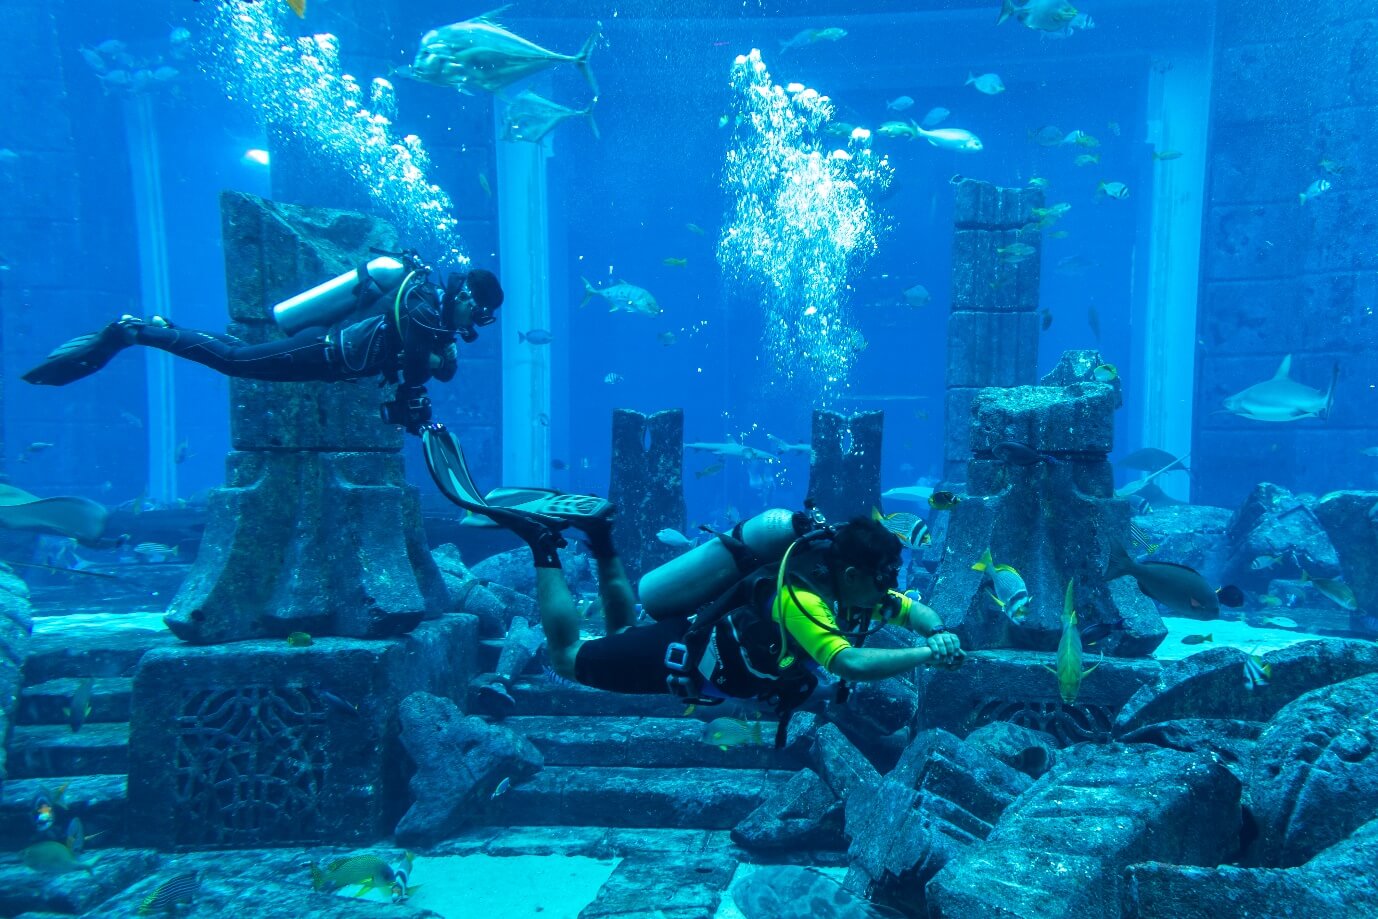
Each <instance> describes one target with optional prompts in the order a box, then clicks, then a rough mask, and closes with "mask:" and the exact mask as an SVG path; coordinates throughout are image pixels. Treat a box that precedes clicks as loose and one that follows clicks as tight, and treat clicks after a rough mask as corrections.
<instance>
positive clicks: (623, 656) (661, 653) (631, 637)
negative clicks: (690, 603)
mask: <svg viewBox="0 0 1378 919" xmlns="http://www.w3.org/2000/svg"><path fill="white" fill-rule="evenodd" d="M688 631H689V620H688V619H687V618H678V619H665V620H662V621H660V622H657V623H655V624H653V625H638V626H633V627H632V628H630V629H627V631H625V632H621V633H619V634H617V635H609V636H607V637H606V638H590V639H589V640H588V641H586V642H584V643H583V644H582V645H580V646H579V653H578V654H576V655H575V657H574V679H575V680H577V681H578V682H579V683H581V684H583V685H584V686H592V687H593V688H594V689H605V690H607V691H608V692H621V693H632V694H636V695H643V696H645V695H654V694H656V693H668V692H669V691H670V689H669V687H668V686H666V685H665V679H666V677H668V676H669V675H670V670H669V668H668V667H666V666H665V649H666V648H668V647H669V646H670V644H671V643H672V642H676V641H679V640H680V639H682V638H683V637H684V633H685V632H688Z"/></svg>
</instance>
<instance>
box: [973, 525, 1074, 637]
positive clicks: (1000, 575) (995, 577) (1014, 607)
mask: <svg viewBox="0 0 1378 919" xmlns="http://www.w3.org/2000/svg"><path fill="white" fill-rule="evenodd" d="M971 570H972V571H984V572H986V573H988V574H989V575H990V581H991V586H992V587H994V588H995V589H994V590H993V591H991V597H992V598H993V599H994V600H995V602H996V604H998V605H999V607H1000V608H1001V609H1002V610H1004V611H1005V615H1006V616H1009V617H1010V619H1012V620H1013V621H1014V622H1016V623H1019V622H1023V620H1024V617H1025V616H1026V615H1028V606H1029V603H1030V602H1032V600H1033V598H1032V597H1030V596H1029V588H1028V587H1027V586H1026V585H1025V583H1024V576H1023V575H1021V574H1020V573H1019V572H1018V571H1016V570H1015V569H1014V567H1013V566H1011V565H997V564H995V559H994V558H992V557H991V554H990V550H989V549H987V550H986V552H985V554H984V555H982V556H981V560H980V561H978V562H977V563H976V564H974V565H972V566H971ZM1078 647H1080V644H1078Z"/></svg>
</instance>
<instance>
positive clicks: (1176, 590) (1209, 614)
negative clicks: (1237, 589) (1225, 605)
mask: <svg viewBox="0 0 1378 919" xmlns="http://www.w3.org/2000/svg"><path fill="white" fill-rule="evenodd" d="M1126 575H1128V576H1130V577H1132V578H1134V580H1135V581H1137V582H1138V585H1139V590H1140V591H1141V592H1142V593H1143V594H1144V596H1146V597H1148V598H1150V599H1153V600H1157V601H1158V602H1159V603H1161V604H1163V605H1164V606H1166V607H1168V608H1169V609H1171V610H1172V611H1173V612H1175V613H1177V614H1178V615H1181V616H1186V617H1188V618H1191V619H1215V618H1216V617H1218V616H1219V615H1220V600H1219V598H1218V597H1217V596H1216V594H1215V591H1214V590H1212V589H1211V586H1210V584H1208V583H1207V582H1206V579H1205V578H1203V577H1202V576H1201V575H1200V573H1199V572H1197V571H1196V569H1194V568H1189V567H1187V566H1186V565H1178V564H1174V563H1173V562H1139V561H1135V560H1134V559H1133V558H1131V557H1130V555H1129V552H1128V550H1126V549H1125V547H1124V546H1123V545H1121V544H1119V543H1112V544H1111V546H1110V561H1109V564H1108V565H1107V566H1106V570H1105V579H1106V580H1107V581H1113V580H1115V579H1116V578H1122V577H1125V576H1126Z"/></svg>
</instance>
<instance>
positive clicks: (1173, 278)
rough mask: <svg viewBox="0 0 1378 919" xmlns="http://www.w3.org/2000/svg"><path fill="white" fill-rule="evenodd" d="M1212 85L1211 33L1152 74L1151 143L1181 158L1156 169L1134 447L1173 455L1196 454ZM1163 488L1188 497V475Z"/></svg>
mask: <svg viewBox="0 0 1378 919" xmlns="http://www.w3.org/2000/svg"><path fill="white" fill-rule="evenodd" d="M1210 88H1211V52H1210V46H1209V36H1207V43H1206V46H1205V47H1204V48H1203V49H1202V51H1201V53H1200V54H1199V55H1196V56H1188V55H1180V56H1177V57H1175V58H1174V60H1173V66H1172V68H1171V69H1168V70H1166V71H1165V72H1159V71H1158V70H1156V69H1155V70H1154V71H1153V72H1152V73H1150V75H1149V82H1148V106H1147V109H1148V136H1147V138H1146V139H1147V141H1148V142H1149V143H1151V144H1152V145H1153V148H1154V149H1155V150H1159V151H1166V150H1177V151H1180V152H1181V153H1182V157H1181V158H1180V159H1176V160H1169V161H1163V162H1159V163H1156V164H1155V166H1154V170H1153V187H1152V190H1151V194H1152V198H1151V200H1152V206H1151V207H1152V210H1151V218H1150V231H1149V239H1148V264H1147V278H1146V287H1147V290H1146V297H1145V299H1144V302H1143V304H1142V306H1141V310H1142V313H1141V315H1140V316H1139V317H1138V321H1136V322H1135V323H1134V328H1135V329H1136V331H1137V342H1136V345H1137V349H1138V358H1139V362H1138V374H1137V376H1138V377H1139V379H1138V380H1137V381H1136V384H1137V385H1136V386H1135V387H1134V388H1135V389H1136V390H1137V398H1138V399H1139V401H1140V405H1139V418H1140V422H1141V429H1140V431H1139V435H1138V440H1139V442H1138V444H1136V446H1147V447H1159V448H1161V449H1164V450H1166V451H1168V452H1169V453H1171V454H1173V455H1174V456H1182V455H1184V454H1185V453H1187V452H1188V451H1189V450H1190V449H1191V434H1192V407H1193V393H1194V390H1195V386H1196V300H1197V294H1198V291H1199V289H1200V278H1199V271H1200V261H1201V223H1202V216H1203V212H1204V208H1205V190H1206V145H1207V140H1208V132H1209V126H1210V92H1211V89H1210ZM1159 483H1160V485H1161V486H1162V488H1163V490H1164V491H1168V492H1170V493H1175V496H1176V497H1179V498H1183V499H1185V498H1186V497H1187V496H1186V494H1184V493H1181V492H1183V491H1184V489H1185V487H1186V479H1185V477H1183V476H1180V475H1177V476H1164V477H1163V478H1162V479H1160V480H1159Z"/></svg>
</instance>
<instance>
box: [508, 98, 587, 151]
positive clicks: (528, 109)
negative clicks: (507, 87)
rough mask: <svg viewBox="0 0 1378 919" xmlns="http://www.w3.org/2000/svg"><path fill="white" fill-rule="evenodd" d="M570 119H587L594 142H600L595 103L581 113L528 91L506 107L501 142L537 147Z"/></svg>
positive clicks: (578, 110) (581, 110)
mask: <svg viewBox="0 0 1378 919" xmlns="http://www.w3.org/2000/svg"><path fill="white" fill-rule="evenodd" d="M571 118H587V119H588V120H589V129H590V130H591V131H593V136H594V138H595V139H601V135H600V134H599V133H598V122H596V121H594V120H593V104H592V103H590V104H589V105H588V107H587V108H582V109H572V108H566V107H565V106H563V105H560V104H559V103H558V102H551V101H550V100H549V99H546V98H543V97H541V96H538V95H536V94H535V93H533V92H531V90H529V89H528V90H526V91H524V92H523V93H522V94H521V95H519V96H517V98H515V99H513V100H512V102H511V104H509V105H508V106H507V111H506V112H504V113H503V118H502V127H503V134H502V139H503V140H506V141H513V142H516V141H525V142H526V143H530V144H538V143H540V142H541V141H542V140H543V139H544V138H545V136H546V135H547V134H549V133H550V132H551V131H553V130H555V129H556V128H557V127H559V126H560V124H561V123H563V122H565V121H568V120H569V119H571Z"/></svg>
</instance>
